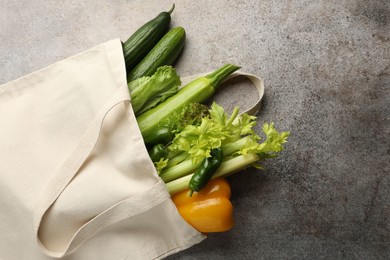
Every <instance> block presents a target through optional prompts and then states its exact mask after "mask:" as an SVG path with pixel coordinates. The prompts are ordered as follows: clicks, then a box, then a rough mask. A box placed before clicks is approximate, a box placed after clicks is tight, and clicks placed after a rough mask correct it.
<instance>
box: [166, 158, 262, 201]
mask: <svg viewBox="0 0 390 260" xmlns="http://www.w3.org/2000/svg"><path fill="white" fill-rule="evenodd" d="M259 159H260V158H259V156H257V155H256V154H245V155H239V156H237V157H235V158H233V159H230V160H228V161H225V162H223V163H222V164H221V165H220V166H219V168H218V170H217V171H216V172H215V174H214V176H213V179H214V178H218V177H227V176H229V175H231V174H234V173H236V172H237V171H240V170H242V169H244V168H246V167H248V166H250V165H251V164H253V163H255V162H256V161H258V160H259ZM192 175H193V174H189V175H186V176H184V177H181V178H178V179H175V180H173V181H169V182H166V183H165V186H166V187H167V189H168V191H169V193H170V194H171V195H172V194H175V193H177V192H180V191H183V190H186V189H187V188H188V183H189V181H190V180H191V177H192Z"/></svg>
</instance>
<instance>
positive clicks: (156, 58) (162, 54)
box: [127, 27, 186, 82]
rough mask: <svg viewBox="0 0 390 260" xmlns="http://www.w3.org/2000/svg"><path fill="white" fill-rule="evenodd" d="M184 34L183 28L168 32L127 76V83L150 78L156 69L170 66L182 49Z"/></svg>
mask: <svg viewBox="0 0 390 260" xmlns="http://www.w3.org/2000/svg"><path fill="white" fill-rule="evenodd" d="M185 39H186V33H185V30H184V28H182V27H175V28H173V29H171V30H169V31H168V32H167V33H166V34H165V35H164V36H163V37H162V38H161V39H160V40H159V41H158V43H157V44H156V45H155V46H154V47H153V49H152V50H151V51H149V52H148V54H147V55H146V56H145V57H144V58H143V59H142V60H141V61H140V62H139V63H138V64H137V66H135V68H134V69H132V70H131V71H130V72H129V73H128V75H127V81H128V82H130V81H133V80H135V79H137V78H140V77H143V76H150V75H153V74H154V73H155V71H156V70H157V68H159V67H161V66H163V65H171V64H173V62H174V61H175V60H176V58H177V57H178V56H179V54H180V52H181V51H182V49H183V47H184V42H185Z"/></svg>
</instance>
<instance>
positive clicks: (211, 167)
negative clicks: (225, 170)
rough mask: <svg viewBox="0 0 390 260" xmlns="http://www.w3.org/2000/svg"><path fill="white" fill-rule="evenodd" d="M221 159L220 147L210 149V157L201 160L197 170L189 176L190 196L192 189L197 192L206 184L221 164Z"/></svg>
mask: <svg viewBox="0 0 390 260" xmlns="http://www.w3.org/2000/svg"><path fill="white" fill-rule="evenodd" d="M222 159H223V153H222V149H221V148H214V149H212V150H211V152H210V157H208V158H205V159H204V160H203V162H202V164H201V165H200V167H199V168H198V170H197V171H196V172H195V173H194V174H193V175H192V177H191V180H190V183H189V187H190V194H189V196H190V197H191V196H192V193H193V192H194V191H196V192H199V191H200V190H202V189H203V188H204V187H205V186H206V185H207V183H208V182H209V181H210V180H211V178H212V177H213V175H214V173H215V172H216V171H217V169H218V167H219V166H220V165H221V163H222Z"/></svg>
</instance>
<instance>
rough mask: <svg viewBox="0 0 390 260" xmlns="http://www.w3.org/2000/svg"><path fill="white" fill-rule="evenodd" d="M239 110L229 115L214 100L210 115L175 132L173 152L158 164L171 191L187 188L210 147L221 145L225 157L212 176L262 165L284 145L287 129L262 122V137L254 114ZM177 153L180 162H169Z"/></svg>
mask: <svg viewBox="0 0 390 260" xmlns="http://www.w3.org/2000/svg"><path fill="white" fill-rule="evenodd" d="M238 111H239V109H238V108H235V109H234V110H233V112H232V114H231V115H230V116H228V115H227V114H226V113H225V112H224V110H223V108H222V107H221V106H219V105H217V104H216V103H213V104H212V106H211V109H210V116H208V117H204V118H203V120H202V123H201V124H200V125H199V126H192V125H189V126H187V127H185V128H184V129H183V131H181V132H180V133H177V134H176V136H175V138H174V139H173V141H172V143H171V144H170V145H169V146H168V147H167V149H168V150H169V153H170V154H176V155H175V156H171V157H169V156H168V158H167V159H166V160H165V161H164V164H161V165H160V167H159V168H158V170H159V172H160V177H161V178H162V179H163V181H164V182H165V183H167V187H168V189H169V190H170V192H171V193H172V192H177V191H180V190H184V189H186V188H188V185H189V182H190V180H191V178H192V175H193V174H194V172H196V170H197V169H198V167H199V165H200V164H201V163H202V161H203V160H204V159H205V158H209V157H210V154H211V151H213V149H216V148H220V149H222V152H223V155H224V159H223V162H222V164H221V165H220V167H219V168H218V170H217V171H216V172H215V174H214V175H213V177H212V178H215V177H223V176H227V175H229V174H232V173H234V172H236V171H239V170H241V169H243V168H245V167H249V166H253V167H257V168H261V165H260V164H259V162H260V161H261V160H263V159H266V158H271V157H275V156H276V155H277V153H279V152H281V151H282V150H283V149H284V147H283V144H284V143H285V142H286V141H287V138H288V136H289V134H290V133H289V132H281V133H279V132H278V131H277V130H276V129H275V127H274V124H273V123H271V124H268V123H264V124H263V127H262V130H263V133H264V135H265V139H264V140H262V138H261V137H260V136H259V135H257V134H256V133H255V132H254V131H253V127H254V126H255V124H256V119H257V118H256V117H254V116H250V115H248V114H245V113H244V114H242V115H238ZM178 157H181V158H180V163H178V164H171V162H172V161H176V160H177V158H178ZM182 158H185V159H184V160H182Z"/></svg>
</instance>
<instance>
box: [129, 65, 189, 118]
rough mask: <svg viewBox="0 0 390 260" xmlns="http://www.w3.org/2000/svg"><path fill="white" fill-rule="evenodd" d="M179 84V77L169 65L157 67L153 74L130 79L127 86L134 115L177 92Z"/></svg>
mask: <svg viewBox="0 0 390 260" xmlns="http://www.w3.org/2000/svg"><path fill="white" fill-rule="evenodd" d="M180 84H181V81H180V78H179V76H178V75H177V74H176V70H175V69H174V68H172V67H171V66H162V67H159V68H158V69H157V71H156V73H154V74H153V76H150V77H146V76H145V77H142V78H138V79H136V80H134V81H131V82H130V83H129V84H128V87H129V90H130V96H131V105H132V107H133V110H134V113H135V115H140V114H142V113H143V112H145V111H146V110H149V109H151V108H152V107H155V106H156V105H157V104H158V103H160V102H162V101H164V100H165V99H167V98H168V97H170V96H172V95H173V94H175V93H177V91H178V87H179V86H180Z"/></svg>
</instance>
